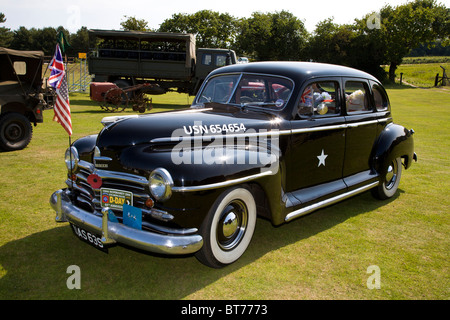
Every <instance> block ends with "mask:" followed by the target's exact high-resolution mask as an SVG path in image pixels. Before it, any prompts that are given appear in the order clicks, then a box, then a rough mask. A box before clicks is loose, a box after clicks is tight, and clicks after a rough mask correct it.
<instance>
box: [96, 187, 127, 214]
mask: <svg viewBox="0 0 450 320" xmlns="http://www.w3.org/2000/svg"><path fill="white" fill-rule="evenodd" d="M100 191H101V204H102V207H108V208H110V209H116V210H122V209H123V205H124V204H126V205H129V206H132V205H133V193H132V192H129V191H123V190H117V189H109V188H102V189H101V190H100Z"/></svg>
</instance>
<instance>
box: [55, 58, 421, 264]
mask: <svg viewBox="0 0 450 320" xmlns="http://www.w3.org/2000/svg"><path fill="white" fill-rule="evenodd" d="M103 124H104V128H103V130H102V131H101V132H100V133H99V134H98V135H92V136H88V137H85V138H81V139H79V140H77V141H76V142H74V143H73V145H72V146H71V147H70V148H69V149H68V150H67V152H66V164H67V168H68V179H67V181H66V184H67V189H62V190H59V191H56V192H55V193H54V194H53V195H52V197H51V199H50V203H51V205H52V206H53V208H54V209H55V211H56V215H57V217H56V220H57V221H68V222H70V224H71V225H72V228H73V230H74V232H75V234H76V235H78V236H79V237H80V238H82V239H84V240H86V241H88V242H90V243H91V244H93V245H95V246H97V247H99V248H106V247H108V246H109V245H111V244H114V243H121V244H125V245H129V246H131V247H135V248H139V249H143V250H147V251H150V252H157V253H163V254H189V253H195V254H196V256H197V258H198V259H199V260H200V261H201V262H203V263H205V264H206V265H209V266H212V267H221V266H224V265H227V264H230V263H233V262H234V261H236V260H237V259H238V258H239V257H240V256H241V255H242V254H243V253H244V251H245V250H246V249H247V247H248V245H249V243H250V241H251V239H252V235H253V231H254V229H255V225H256V218H257V216H260V217H264V218H267V219H269V220H270V221H271V222H272V224H273V225H280V224H283V223H285V222H288V221H291V220H292V219H294V218H297V217H300V216H303V215H305V214H308V213H310V212H312V211H314V210H317V209H320V208H323V207H325V206H328V205H331V204H334V203H336V202H338V201H341V200H344V199H347V198H349V197H351V196H354V195H356V194H359V193H362V192H365V191H368V190H371V191H372V192H373V194H374V195H375V196H376V197H378V198H381V199H385V198H389V197H392V196H393V195H394V194H395V193H396V191H397V188H398V185H399V182H400V177H401V174H402V167H404V168H409V167H410V165H411V163H412V161H413V160H417V157H416V154H415V153H414V145H413V136H412V135H413V131H412V130H408V129H405V128H404V127H402V126H400V125H397V124H395V123H393V120H392V116H391V107H390V105H389V100H388V96H387V94H386V92H385V90H384V89H383V86H382V85H381V84H380V82H379V81H377V79H376V78H374V77H372V76H371V75H369V74H367V73H364V72H361V71H358V70H355V69H351V68H347V67H342V66H335V65H327V64H319V63H303V62H261V63H249V64H237V65H233V66H227V67H223V68H220V69H218V70H215V71H213V72H212V73H211V74H210V75H209V76H208V78H207V79H206V80H205V82H204V84H203V86H202V88H201V89H200V91H199V93H198V94H197V96H196V98H195V100H194V102H193V104H192V106H191V108H190V109H187V110H183V111H171V112H162V113H154V114H148V115H139V116H137V115H136V116H128V117H113V118H111V117H110V118H105V119H104V120H103Z"/></svg>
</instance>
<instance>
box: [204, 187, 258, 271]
mask: <svg viewBox="0 0 450 320" xmlns="http://www.w3.org/2000/svg"><path fill="white" fill-rule="evenodd" d="M255 225H256V204H255V200H254V198H253V195H252V193H251V192H250V191H249V190H247V189H245V188H241V187H238V188H234V189H229V190H226V191H225V192H224V193H222V194H221V195H220V197H219V198H217V200H216V201H215V203H214V204H213V206H212V207H211V209H210V211H209V213H208V216H207V217H206V219H205V221H204V223H203V225H202V228H201V230H200V233H201V235H202V237H203V247H202V249H201V250H200V251H199V252H197V254H196V257H197V258H198V260H200V262H202V263H203V264H205V265H207V266H210V267H213V268H220V267H223V266H226V265H228V264H231V263H233V262H235V261H236V260H238V259H239V258H240V257H241V256H242V254H243V253H244V252H245V250H246V249H247V247H248V245H249V244H250V241H251V239H252V237H253V232H254V230H255Z"/></svg>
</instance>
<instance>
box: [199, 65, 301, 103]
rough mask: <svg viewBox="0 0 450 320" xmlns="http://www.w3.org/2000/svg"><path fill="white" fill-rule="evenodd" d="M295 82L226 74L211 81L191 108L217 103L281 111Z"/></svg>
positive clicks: (276, 78)
mask: <svg viewBox="0 0 450 320" xmlns="http://www.w3.org/2000/svg"><path fill="white" fill-rule="evenodd" d="M293 87H294V84H293V81H292V80H290V79H287V78H282V77H275V76H268V75H259V74H223V75H218V76H215V77H212V78H210V79H209V80H208V82H207V83H206V84H205V85H204V86H203V89H202V91H201V92H200V93H199V94H198V95H197V98H196V99H195V101H194V103H193V104H192V107H194V108H196V107H197V108H198V107H203V106H204V104H205V103H210V102H216V103H222V104H231V105H235V106H241V107H246V106H252V107H263V108H270V109H274V110H281V109H282V108H283V107H284V106H285V105H286V104H287V102H288V100H289V98H290V96H291V93H292V89H293Z"/></svg>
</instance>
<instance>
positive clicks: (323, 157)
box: [317, 149, 328, 167]
mask: <svg viewBox="0 0 450 320" xmlns="http://www.w3.org/2000/svg"><path fill="white" fill-rule="evenodd" d="M327 157H328V155H327V154H325V153H324V151H323V149H322V154H321V155H320V156H317V159H319V164H318V165H317V167H320V165H322V164H323V166H324V167H325V159H326V158H327Z"/></svg>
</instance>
